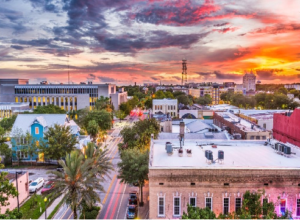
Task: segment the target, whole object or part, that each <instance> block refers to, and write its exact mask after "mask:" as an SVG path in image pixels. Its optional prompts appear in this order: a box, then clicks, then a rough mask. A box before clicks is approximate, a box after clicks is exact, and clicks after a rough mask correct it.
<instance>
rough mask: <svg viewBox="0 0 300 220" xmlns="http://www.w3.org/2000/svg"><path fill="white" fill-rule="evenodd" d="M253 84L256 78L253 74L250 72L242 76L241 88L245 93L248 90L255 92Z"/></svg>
mask: <svg viewBox="0 0 300 220" xmlns="http://www.w3.org/2000/svg"><path fill="white" fill-rule="evenodd" d="M255 82H256V76H255V75H254V74H253V72H252V71H251V72H250V73H246V74H245V75H244V76H243V87H244V88H245V89H246V92H248V91H250V90H252V91H255V90H256V86H255Z"/></svg>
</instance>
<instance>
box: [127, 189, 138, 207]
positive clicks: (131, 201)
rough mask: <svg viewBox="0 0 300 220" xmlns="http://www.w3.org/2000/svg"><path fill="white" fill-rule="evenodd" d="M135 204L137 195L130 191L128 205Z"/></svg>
mask: <svg viewBox="0 0 300 220" xmlns="http://www.w3.org/2000/svg"><path fill="white" fill-rule="evenodd" d="M137 202H138V193H137V192H136V191H131V192H130V193H129V199H128V204H129V205H137Z"/></svg>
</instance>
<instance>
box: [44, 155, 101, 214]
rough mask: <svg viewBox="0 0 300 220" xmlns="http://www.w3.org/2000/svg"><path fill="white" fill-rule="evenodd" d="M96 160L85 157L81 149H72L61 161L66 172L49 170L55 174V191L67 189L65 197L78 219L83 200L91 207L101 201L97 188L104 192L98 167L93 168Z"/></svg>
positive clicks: (59, 191)
mask: <svg viewBox="0 0 300 220" xmlns="http://www.w3.org/2000/svg"><path fill="white" fill-rule="evenodd" d="M94 162H95V160H94V159H93V158H84V155H83V154H82V153H80V152H79V151H72V152H71V153H70V154H67V155H66V160H65V161H62V160H60V161H59V164H60V165H61V166H62V167H63V169H64V172H58V171H50V172H48V173H52V174H54V176H55V177H54V178H53V179H52V180H51V181H53V182H54V184H55V193H57V194H62V193H63V191H65V197H64V199H65V200H66V203H67V204H70V206H71V209H72V211H73V214H74V219H77V207H78V205H79V204H80V202H81V200H84V201H85V203H86V204H87V205H88V206H89V207H91V206H92V205H93V204H94V203H95V202H96V201H100V197H99V194H98V193H97V192H96V190H98V191H102V192H104V188H103V186H102V185H101V184H100V183H101V182H103V180H101V179H99V178H98V175H97V173H96V171H97V169H93V168H92V167H93V164H94Z"/></svg>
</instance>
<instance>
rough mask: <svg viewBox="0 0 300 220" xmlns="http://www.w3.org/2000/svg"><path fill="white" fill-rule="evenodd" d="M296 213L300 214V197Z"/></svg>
mask: <svg viewBox="0 0 300 220" xmlns="http://www.w3.org/2000/svg"><path fill="white" fill-rule="evenodd" d="M296 215H297V216H300V199H297V210H296Z"/></svg>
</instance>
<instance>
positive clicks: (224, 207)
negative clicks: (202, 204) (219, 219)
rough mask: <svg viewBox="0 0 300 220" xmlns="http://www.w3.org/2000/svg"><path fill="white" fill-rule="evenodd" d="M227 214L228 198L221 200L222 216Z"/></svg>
mask: <svg viewBox="0 0 300 220" xmlns="http://www.w3.org/2000/svg"><path fill="white" fill-rule="evenodd" d="M228 212H229V198H224V199H223V214H224V215H227V214H228Z"/></svg>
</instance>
